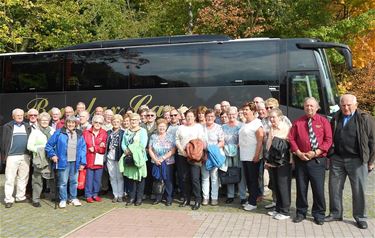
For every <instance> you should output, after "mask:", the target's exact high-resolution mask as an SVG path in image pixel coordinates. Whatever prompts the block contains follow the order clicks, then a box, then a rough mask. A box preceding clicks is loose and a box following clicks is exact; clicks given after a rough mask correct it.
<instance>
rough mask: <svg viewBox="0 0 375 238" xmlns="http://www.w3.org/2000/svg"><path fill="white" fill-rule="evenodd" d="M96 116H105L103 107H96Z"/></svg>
mask: <svg viewBox="0 0 375 238" xmlns="http://www.w3.org/2000/svg"><path fill="white" fill-rule="evenodd" d="M94 114H95V115H101V116H104V109H103V108H102V107H96V108H95V113H94Z"/></svg>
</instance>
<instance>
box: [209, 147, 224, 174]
mask: <svg viewBox="0 0 375 238" xmlns="http://www.w3.org/2000/svg"><path fill="white" fill-rule="evenodd" d="M224 163H225V156H224V155H222V154H221V151H220V148H219V147H218V146H217V145H208V146H207V161H206V170H208V171H210V170H212V169H214V168H220V167H221V166H223V164H224Z"/></svg>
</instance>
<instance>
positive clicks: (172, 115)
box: [170, 114, 178, 117]
mask: <svg viewBox="0 0 375 238" xmlns="http://www.w3.org/2000/svg"><path fill="white" fill-rule="evenodd" d="M170 116H171V117H176V116H178V114H171V115H170Z"/></svg>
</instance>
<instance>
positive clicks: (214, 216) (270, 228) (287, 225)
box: [66, 208, 375, 238]
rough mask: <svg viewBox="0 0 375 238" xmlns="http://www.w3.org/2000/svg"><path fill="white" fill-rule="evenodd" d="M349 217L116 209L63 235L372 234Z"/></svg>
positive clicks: (371, 226) (72, 237) (371, 228)
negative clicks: (317, 220) (318, 220)
mask: <svg viewBox="0 0 375 238" xmlns="http://www.w3.org/2000/svg"><path fill="white" fill-rule="evenodd" d="M374 228H375V223H374V219H371V220H370V221H369V229H367V230H361V229H358V228H357V227H356V226H355V224H354V222H353V221H351V220H344V221H343V222H331V223H325V224H324V225H323V226H318V225H316V224H314V223H313V222H312V220H311V219H309V218H308V219H307V220H304V221H303V222H301V223H298V224H295V223H293V222H292V220H290V219H289V220H284V221H276V220H275V219H272V217H270V216H267V215H264V214H258V213H251V212H243V213H228V212H202V211H195V212H193V211H186V210H185V211H183V210H180V211H172V210H160V209H142V208H117V209H114V210H112V211H110V212H108V213H107V214H105V215H103V216H101V217H99V218H97V219H95V220H94V221H92V222H90V223H88V224H86V225H84V226H82V227H80V228H78V229H76V230H75V231H73V232H71V233H69V234H68V235H66V237H69V238H78V237H340V238H341V237H356V238H358V237H374V234H375V229H374Z"/></svg>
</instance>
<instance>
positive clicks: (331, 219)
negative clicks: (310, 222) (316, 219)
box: [324, 215, 342, 222]
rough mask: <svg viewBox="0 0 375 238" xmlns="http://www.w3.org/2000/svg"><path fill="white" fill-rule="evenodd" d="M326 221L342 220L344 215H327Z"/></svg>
mask: <svg viewBox="0 0 375 238" xmlns="http://www.w3.org/2000/svg"><path fill="white" fill-rule="evenodd" d="M324 221H325V222H331V221H342V217H338V218H336V217H333V216H331V215H329V216H326V217H325V218H324Z"/></svg>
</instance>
